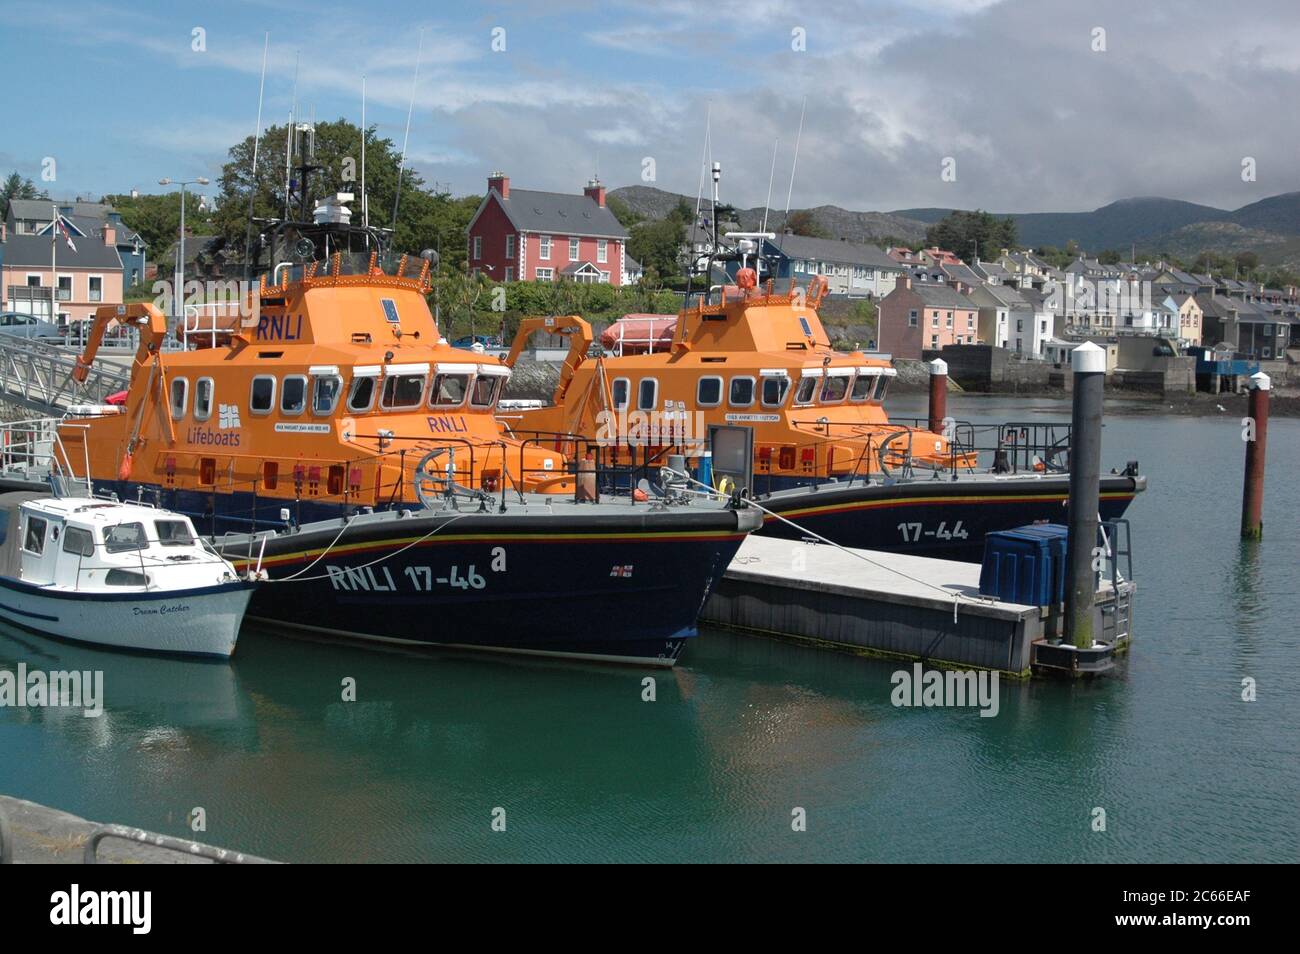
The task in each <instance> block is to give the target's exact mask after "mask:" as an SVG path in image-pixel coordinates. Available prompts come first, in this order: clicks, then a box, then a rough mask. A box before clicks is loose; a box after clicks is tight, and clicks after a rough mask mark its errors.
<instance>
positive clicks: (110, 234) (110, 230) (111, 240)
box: [104, 223, 117, 248]
mask: <svg viewBox="0 0 1300 954" xmlns="http://www.w3.org/2000/svg"><path fill="white" fill-rule="evenodd" d="M104 244H105V245H107V246H108V247H109V248H112V247H113V246H114V245H116V244H117V229H116V228H114V227H113V225H112V224H111V223H110V224H108V225H105V226H104Z"/></svg>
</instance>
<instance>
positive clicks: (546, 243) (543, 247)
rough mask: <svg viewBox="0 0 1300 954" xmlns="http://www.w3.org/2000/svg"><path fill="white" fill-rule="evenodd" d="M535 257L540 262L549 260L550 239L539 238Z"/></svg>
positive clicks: (543, 236) (546, 237)
mask: <svg viewBox="0 0 1300 954" xmlns="http://www.w3.org/2000/svg"><path fill="white" fill-rule="evenodd" d="M537 257H538V258H540V259H542V261H550V259H551V237H550V236H549V235H542V236H539V237H538V239H537Z"/></svg>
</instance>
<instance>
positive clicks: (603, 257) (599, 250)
mask: <svg viewBox="0 0 1300 954" xmlns="http://www.w3.org/2000/svg"><path fill="white" fill-rule="evenodd" d="M596 261H597V262H599V263H600V264H602V265H603V264H605V263H606V262H608V261H609V242H608V241H607V240H606V239H600V240H599V241H598V242H596Z"/></svg>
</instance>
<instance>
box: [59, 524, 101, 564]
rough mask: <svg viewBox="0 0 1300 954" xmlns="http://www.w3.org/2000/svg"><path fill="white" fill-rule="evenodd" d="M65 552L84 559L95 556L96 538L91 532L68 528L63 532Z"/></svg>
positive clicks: (78, 528) (79, 528)
mask: <svg viewBox="0 0 1300 954" xmlns="http://www.w3.org/2000/svg"><path fill="white" fill-rule="evenodd" d="M63 552H64V553H72V554H75V555H77V556H83V557H88V556H94V555H95V538H94V536H92V535H91V532H90V531H89V530H84V529H82V528H81V527H68V528H67V529H66V530H65V531H64V532H63Z"/></svg>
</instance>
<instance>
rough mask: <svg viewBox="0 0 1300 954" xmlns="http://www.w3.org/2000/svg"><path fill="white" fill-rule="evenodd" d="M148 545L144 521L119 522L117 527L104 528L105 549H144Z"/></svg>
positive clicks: (117, 551)
mask: <svg viewBox="0 0 1300 954" xmlns="http://www.w3.org/2000/svg"><path fill="white" fill-rule="evenodd" d="M148 546H149V541H148V540H147V539H146V538H145V535H144V524H142V523H119V524H118V525H117V526H116V527H108V528H106V529H105V530H104V549H105V550H107V551H108V552H109V553H126V552H127V551H129V550H144V549H146V548H147V547H148Z"/></svg>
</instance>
